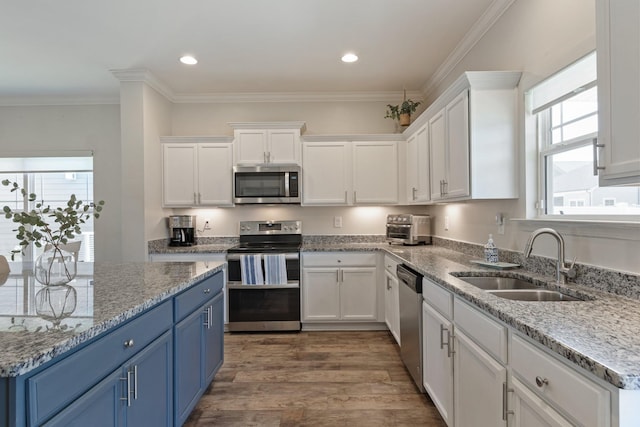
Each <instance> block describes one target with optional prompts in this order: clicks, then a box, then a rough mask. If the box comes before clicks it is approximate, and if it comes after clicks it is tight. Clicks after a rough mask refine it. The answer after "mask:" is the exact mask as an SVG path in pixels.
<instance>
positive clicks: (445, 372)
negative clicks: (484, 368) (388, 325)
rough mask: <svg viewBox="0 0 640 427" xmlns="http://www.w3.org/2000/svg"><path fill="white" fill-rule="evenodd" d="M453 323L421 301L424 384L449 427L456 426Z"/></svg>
mask: <svg viewBox="0 0 640 427" xmlns="http://www.w3.org/2000/svg"><path fill="white" fill-rule="evenodd" d="M452 331H453V323H452V322H451V321H450V320H448V319H447V318H445V317H444V316H443V315H441V314H440V313H438V311H436V310H435V309H434V308H433V307H431V306H430V305H428V304H427V303H426V302H423V303H422V334H423V340H422V345H423V346H424V350H423V352H422V383H423V385H424V388H425V390H427V393H428V394H429V396H431V400H432V401H433V403H434V404H435V405H436V408H438V411H440V415H442V418H443V419H444V421H445V422H446V423H447V425H448V426H450V427H451V426H453V357H452V356H453V353H451V350H452V348H450V347H449V345H448V344H446V345H445V342H446V343H449V341H448V339H447V338H445V335H446V336H447V337H448V338H449V337H451V332H452Z"/></svg>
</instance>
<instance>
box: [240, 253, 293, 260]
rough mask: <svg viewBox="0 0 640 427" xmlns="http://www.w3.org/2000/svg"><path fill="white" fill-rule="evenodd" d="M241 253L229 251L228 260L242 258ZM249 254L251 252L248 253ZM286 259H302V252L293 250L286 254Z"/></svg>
mask: <svg viewBox="0 0 640 427" xmlns="http://www.w3.org/2000/svg"><path fill="white" fill-rule="evenodd" d="M241 255H242V254H240V253H231V254H230V253H227V261H237V260H239V259H240V256H241ZM247 255H249V254H247ZM251 255H264V254H251ZM284 258H285V259H300V254H299V253H298V252H291V253H286V254H284Z"/></svg>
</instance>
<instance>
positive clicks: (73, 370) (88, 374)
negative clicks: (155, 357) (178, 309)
mask: <svg viewBox="0 0 640 427" xmlns="http://www.w3.org/2000/svg"><path fill="white" fill-rule="evenodd" d="M172 314H173V313H172V301H166V302H164V303H162V304H160V305H159V306H157V307H155V308H152V309H151V310H149V311H147V312H145V313H143V314H142V315H140V316H138V317H136V318H134V319H133V320H131V321H129V322H127V323H126V324H124V325H122V326H120V327H118V328H117V329H115V330H113V331H112V332H109V333H108V334H107V335H105V336H103V337H101V338H98V339H97V340H96V341H94V342H92V343H90V344H89V345H87V346H86V347H84V348H82V349H81V350H79V351H77V352H75V353H73V354H72V355H70V356H68V357H65V358H64V359H62V360H61V361H60V362H58V363H56V364H54V365H52V366H50V367H48V368H47V369H45V370H44V371H42V372H40V373H39V374H36V375H34V376H33V377H31V378H29V379H28V380H27V396H28V405H29V414H30V419H29V424H30V425H39V424H40V423H42V422H43V421H46V420H47V419H48V418H49V417H51V416H52V415H54V414H55V413H57V412H58V411H60V410H61V409H63V408H64V407H65V406H67V405H68V404H69V403H70V402H72V401H73V400H75V399H76V398H78V397H79V396H80V395H82V394H83V393H84V392H86V391H87V390H88V389H90V388H91V387H93V386H94V385H95V384H96V383H98V382H99V381H100V380H102V379H103V378H104V377H106V376H107V375H108V374H110V373H111V372H113V371H114V370H115V369H117V368H118V367H119V366H121V365H122V364H123V363H124V362H126V361H127V360H128V359H130V358H131V357H132V356H134V355H135V354H136V353H138V352H139V351H140V350H142V349H143V348H144V347H146V346H147V345H148V344H149V343H151V342H152V341H153V340H154V339H156V338H157V337H159V336H160V335H161V334H162V333H163V332H165V331H167V330H169V329H170V328H171V327H172V325H173V316H172ZM125 343H127V344H125Z"/></svg>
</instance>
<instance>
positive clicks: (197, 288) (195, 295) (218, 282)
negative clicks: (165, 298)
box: [175, 272, 224, 322]
mask: <svg viewBox="0 0 640 427" xmlns="http://www.w3.org/2000/svg"><path fill="white" fill-rule="evenodd" d="M223 278H224V275H223V274H222V273H221V272H220V273H216V274H214V275H213V276H210V277H208V278H206V279H205V280H203V281H202V282H200V283H198V284H197V285H194V286H193V287H191V288H189V289H187V290H186V291H184V292H182V293H181V294H180V295H178V296H176V298H175V300H176V307H175V310H176V311H175V313H176V322H179V321H180V320H182V319H183V318H185V317H186V316H187V315H189V314H190V313H192V312H193V310H195V309H196V308H198V307H200V306H202V305H203V304H204V303H205V302H207V301H208V300H210V299H211V298H212V297H214V296H215V295H216V294H217V293H218V292H220V291H221V290H222V287H223V286H224V280H223Z"/></svg>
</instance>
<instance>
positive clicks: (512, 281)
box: [458, 276, 538, 290]
mask: <svg viewBox="0 0 640 427" xmlns="http://www.w3.org/2000/svg"><path fill="white" fill-rule="evenodd" d="M458 279H460V280H463V281H465V282H467V283H469V284H470V285H473V286H475V287H477V288H480V289H484V290H506V289H537V288H538V286H536V285H534V284H533V283H531V282H528V281H526V280H522V279H517V278H515V277H498V276H466V277H464V276H462V277H458Z"/></svg>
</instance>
